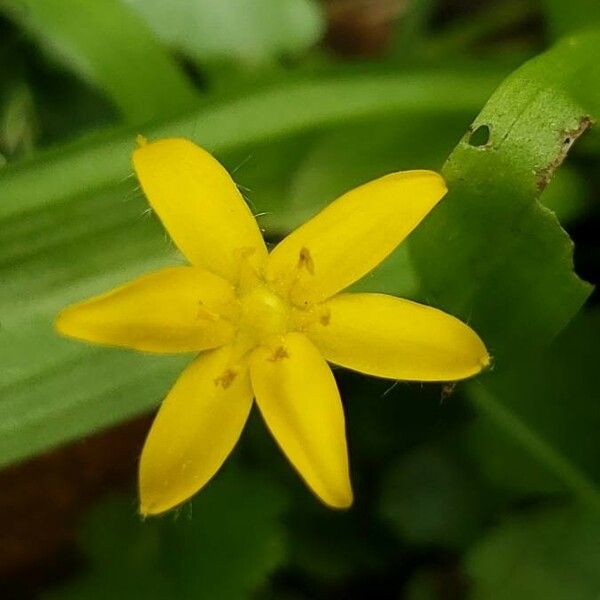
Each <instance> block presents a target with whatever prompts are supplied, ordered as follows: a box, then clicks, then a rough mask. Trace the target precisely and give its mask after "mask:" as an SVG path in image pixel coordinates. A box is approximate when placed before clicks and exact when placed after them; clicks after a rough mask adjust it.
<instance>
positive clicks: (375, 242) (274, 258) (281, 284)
mask: <svg viewBox="0 0 600 600" xmlns="http://www.w3.org/2000/svg"><path fill="white" fill-rule="evenodd" d="M445 193H446V185H445V183H444V180H443V179H442V178H441V176H440V175H438V174H437V173H433V172H431V171H405V172H402V173H392V174H391V175H386V176H385V177H381V178H380V179H376V180H374V181H371V182H370V183H367V184H365V185H362V186H360V187H358V188H356V189H354V190H352V191H350V192H348V193H347V194H345V195H343V196H342V197H341V198H338V199H337V200H336V201H335V202H333V203H332V204H330V205H329V206H328V207H326V208H325V209H324V210H322V211H321V212H320V213H319V214H318V215H317V216H316V217H314V218H313V219H311V220H310V221H308V222H307V223H305V224H304V225H302V226H301V227H299V228H298V229H296V231H294V232H292V233H291V234H290V235H289V236H288V237H286V238H285V239H284V240H283V241H282V242H280V243H279V245H278V246H277V247H276V248H275V249H274V250H273V252H272V253H271V255H270V256H269V260H268V266H267V279H268V280H269V281H270V282H271V283H272V285H274V286H275V288H276V289H278V291H279V292H280V293H281V294H282V295H284V296H286V297H288V298H289V299H290V300H291V301H292V302H293V303H294V304H296V305H298V306H302V305H304V304H306V303H310V302H320V301H322V300H324V299H326V298H329V297H330V296H332V295H333V294H335V293H337V292H339V291H340V290H342V289H344V288H345V287H347V286H349V285H350V284H351V283H354V282H355V281H357V280H358V279H360V278H361V277H362V276H363V275H365V274H366V273H368V272H369V271H371V270H372V269H373V268H374V267H376V266H377V265H378V264H379V263H380V262H381V261H382V260H383V259H384V258H385V257H386V256H388V255H389V254H390V253H391V252H392V251H393V250H394V248H396V246H397V245H398V244H399V243H400V242H401V241H402V240H403V239H404V238H405V237H406V236H407V235H408V234H409V233H410V232H411V231H412V230H413V229H414V228H415V227H416V226H417V225H418V224H419V222H420V221H421V220H422V219H423V217H425V215H426V214H427V213H428V212H429V211H430V210H431V209H432V208H433V207H434V206H435V205H436V204H437V202H439V200H441V199H442V198H443V196H444V194H445Z"/></svg>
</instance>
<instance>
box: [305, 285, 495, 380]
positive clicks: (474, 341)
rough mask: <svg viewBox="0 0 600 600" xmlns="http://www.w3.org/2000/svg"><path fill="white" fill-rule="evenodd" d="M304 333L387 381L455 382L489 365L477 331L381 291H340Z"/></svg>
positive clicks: (331, 356)
mask: <svg viewBox="0 0 600 600" xmlns="http://www.w3.org/2000/svg"><path fill="white" fill-rule="evenodd" d="M321 310H322V311H323V314H324V315H326V318H321V319H315V320H314V321H313V322H312V324H311V325H310V326H309V327H308V329H307V335H308V336H309V337H310V339H311V340H312V341H313V342H314V343H315V344H316V345H317V347H318V348H319V350H321V352H322V353H323V355H324V356H325V358H326V359H327V360H329V361H331V362H333V363H335V364H338V365H341V366H343V367H347V368H349V369H354V370H355V371H360V372H362V373H367V374H369V375H375V376H377V377H389V378H390V379H403V380H406V381H455V380H458V379H465V378H466V377H471V376H472V375H476V374H477V373H479V372H480V371H481V370H482V369H483V368H485V367H487V366H488V365H489V361H490V359H489V356H488V353H487V350H486V349H485V346H484V345H483V342H482V341H481V340H480V339H479V337H478V335H477V334H476V333H475V332H474V331H473V330H472V329H471V328H470V327H468V326H467V325H465V324H464V323H463V322H462V321H459V320H458V319H457V318H455V317H452V316H450V315H448V314H446V313H444V312H442V311H441V310H437V309H436V308H432V307H430V306H425V305H423V304H417V303H416V302H411V301H410V300H403V299H401V298H395V297H393V296H387V295H385V294H340V295H339V296H335V297H334V298H331V299H330V300H328V301H327V302H325V303H323V305H322V307H321Z"/></svg>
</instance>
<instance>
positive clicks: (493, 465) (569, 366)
mask: <svg viewBox="0 0 600 600" xmlns="http://www.w3.org/2000/svg"><path fill="white" fill-rule="evenodd" d="M599 355H600V312H598V311H594V312H591V313H584V314H582V315H580V316H578V317H577V318H576V319H575V320H574V321H573V322H572V323H571V324H570V325H569V327H567V329H566V330H565V331H564V332H563V333H561V335H559V336H558V337H557V338H556V340H555V341H554V343H553V344H552V346H551V347H550V348H549V349H548V350H547V351H546V352H544V353H542V354H540V355H537V356H534V357H531V358H530V359H529V360H528V361H526V362H524V363H522V364H520V365H518V367H516V368H514V369H512V370H511V371H510V372H506V373H497V374H496V376H495V378H494V382H493V387H491V388H490V390H488V391H484V390H482V389H472V390H470V392H471V394H472V400H473V402H474V403H475V404H476V405H477V406H478V407H479V409H480V411H481V413H482V414H481V416H480V418H479V419H478V421H477V422H476V423H475V424H474V426H473V427H472V430H471V431H470V434H469V436H468V439H469V443H470V447H471V450H472V454H473V456H474V457H475V458H476V460H477V461H478V462H479V464H480V465H481V472H482V475H483V476H484V477H486V478H487V479H489V480H490V481H492V482H493V483H494V484H495V485H496V486H497V487H498V488H503V489H506V490H508V491H510V492H511V493H512V494H513V495H516V496H517V497H519V496H522V495H531V494H534V495H539V494H544V493H557V492H558V493H564V490H565V485H566V486H568V487H571V488H573V489H575V490H577V491H578V493H579V495H580V496H582V497H584V498H587V499H589V500H591V502H592V503H595V504H596V505H597V506H598V507H599V508H600V494H599V493H598V492H597V491H596V490H595V486H597V485H598V483H600V465H599V464H598V459H597V457H598V456H600V439H599V438H598V431H600V404H598V402H597V400H596V399H597V397H598V382H597V370H598V369H597V362H598V360H597V357H598V356H599ZM499 401H500V402H501V403H502V406H503V409H502V408H501V409H499V408H498V407H497V404H498V402H499ZM511 419H512V420H513V422H514V420H515V419H518V421H519V422H520V423H521V425H520V426H518V429H517V431H515V426H514V425H513V424H512V423H511ZM532 432H535V433H532ZM515 433H517V434H518V435H516V436H515ZM507 434H508V435H507ZM511 434H512V435H511ZM532 436H533V438H532ZM519 442H520V443H519ZM523 443H525V444H526V445H527V444H529V445H528V446H527V447H528V448H529V450H530V452H529V453H527V454H524V453H523V447H522V445H523ZM594 498H595V500H594Z"/></svg>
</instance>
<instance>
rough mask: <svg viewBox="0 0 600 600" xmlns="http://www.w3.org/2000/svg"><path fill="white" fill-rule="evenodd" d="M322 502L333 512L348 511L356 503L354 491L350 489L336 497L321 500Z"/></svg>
mask: <svg viewBox="0 0 600 600" xmlns="http://www.w3.org/2000/svg"><path fill="white" fill-rule="evenodd" d="M321 502H323V503H324V504H325V505H326V506H328V507H329V508H332V509H333V510H348V509H349V508H351V507H352V504H353V503H354V495H353V494H352V489H351V488H350V487H349V488H348V489H347V490H344V491H342V492H341V493H340V494H339V495H336V496H335V497H330V498H327V499H325V498H321Z"/></svg>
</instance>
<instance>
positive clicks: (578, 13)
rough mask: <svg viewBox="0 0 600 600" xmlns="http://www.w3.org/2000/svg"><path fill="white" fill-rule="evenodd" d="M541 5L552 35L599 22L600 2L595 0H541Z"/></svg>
mask: <svg viewBox="0 0 600 600" xmlns="http://www.w3.org/2000/svg"><path fill="white" fill-rule="evenodd" d="M542 6H543V7H544V10H545V12H546V17H547V24H548V28H549V30H550V33H551V34H552V35H553V36H554V37H559V36H561V35H565V34H566V33H570V32H573V31H576V30H577V29H582V28H589V27H593V26H597V25H598V24H600V4H599V3H598V2H597V1H596V0H571V1H569V2H564V1H563V0H542Z"/></svg>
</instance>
